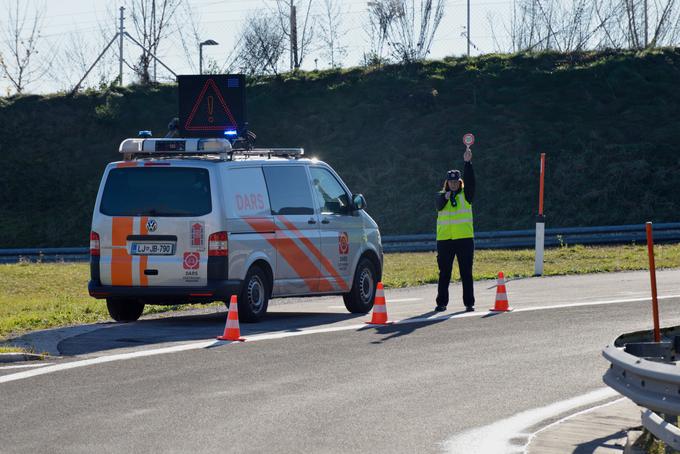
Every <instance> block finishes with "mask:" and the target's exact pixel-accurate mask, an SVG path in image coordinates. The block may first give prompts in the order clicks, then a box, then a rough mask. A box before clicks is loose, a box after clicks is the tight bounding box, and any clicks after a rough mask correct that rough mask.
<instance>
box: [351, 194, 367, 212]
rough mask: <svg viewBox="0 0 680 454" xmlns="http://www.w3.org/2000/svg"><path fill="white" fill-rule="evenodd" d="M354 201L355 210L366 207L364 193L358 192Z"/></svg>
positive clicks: (353, 198)
mask: <svg viewBox="0 0 680 454" xmlns="http://www.w3.org/2000/svg"><path fill="white" fill-rule="evenodd" d="M352 203H353V204H354V209H355V210H364V209H366V199H365V198H364V196H363V195H362V194H356V195H354V196H353V197H352Z"/></svg>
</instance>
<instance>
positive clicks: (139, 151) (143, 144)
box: [118, 137, 305, 161]
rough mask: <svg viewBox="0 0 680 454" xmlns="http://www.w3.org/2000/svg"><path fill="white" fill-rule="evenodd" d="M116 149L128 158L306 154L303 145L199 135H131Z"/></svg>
mask: <svg viewBox="0 0 680 454" xmlns="http://www.w3.org/2000/svg"><path fill="white" fill-rule="evenodd" d="M118 152H119V153H123V159H124V160H126V161H131V160H134V159H138V158H160V157H190V156H202V155H203V156H204V155H211V156H217V157H218V158H219V159H222V160H225V161H231V160H233V159H234V155H237V156H245V157H248V156H262V157H265V156H266V157H268V158H271V157H272V156H275V157H282V158H295V159H298V158H300V157H302V156H304V154H305V150H304V149H303V148H250V147H244V148H240V147H232V144H231V142H230V141H229V140H228V139H213V138H207V139H198V138H186V139H179V138H162V139H161V138H157V139H150V138H141V137H140V138H133V139H125V140H123V141H122V142H121V143H120V147H118Z"/></svg>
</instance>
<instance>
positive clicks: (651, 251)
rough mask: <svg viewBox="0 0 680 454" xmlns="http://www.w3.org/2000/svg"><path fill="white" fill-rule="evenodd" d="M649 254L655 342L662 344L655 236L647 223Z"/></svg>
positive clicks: (650, 225)
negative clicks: (655, 260)
mask: <svg viewBox="0 0 680 454" xmlns="http://www.w3.org/2000/svg"><path fill="white" fill-rule="evenodd" d="M645 227H646V229H647V254H648V255H649V278H650V281H651V285H652V317H653V318H654V342H661V333H660V332H659V301H658V300H657V297H656V265H655V264H654V235H653V234H652V223H651V222H647V224H646V226H645Z"/></svg>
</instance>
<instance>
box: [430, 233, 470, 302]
mask: <svg viewBox="0 0 680 454" xmlns="http://www.w3.org/2000/svg"><path fill="white" fill-rule="evenodd" d="M474 255H475V240H474V239H473V238H463V239H460V240H443V241H437V265H439V289H438V292H437V305H438V306H446V305H447V304H448V303H449V283H450V282H451V271H452V270H453V259H454V258H455V257H458V270H459V271H460V280H461V281H462V282H463V304H465V305H466V306H474V305H475V290H474V288H473V284H472V261H473V258H474Z"/></svg>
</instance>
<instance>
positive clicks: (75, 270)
mask: <svg viewBox="0 0 680 454" xmlns="http://www.w3.org/2000/svg"><path fill="white" fill-rule="evenodd" d="M655 254H656V264H657V267H658V268H675V267H680V244H675V245H658V246H656V248H655ZM455 268H456V267H454V278H457V277H458V272H457V270H455ZM646 268H647V255H646V246H634V245H630V246H617V247H584V246H568V247H561V248H556V249H547V250H546V254H545V274H546V275H559V274H581V273H596V272H610V271H624V270H642V269H646ZM533 269H534V254H533V251H531V250H480V251H477V252H476V254H475V267H474V277H475V279H492V278H495V277H496V274H497V273H498V272H499V271H503V272H504V273H505V275H506V276H507V277H509V278H513V277H525V276H531V275H532V274H533ZM88 277H89V266H88V265H87V264H83V263H75V264H74V263H58V264H45V263H35V264H28V263H20V264H14V265H0V341H1V340H3V339H5V340H6V339H10V338H12V337H15V336H17V335H20V334H22V333H24V332H27V331H32V330H39V329H46V328H52V327H57V326H68V325H76V324H82V323H92V322H97V321H102V320H109V315H108V313H107V311H106V304H105V303H104V302H103V301H102V300H95V299H93V298H90V297H89V295H88V294H87V280H88ZM383 282H384V284H385V286H386V287H388V288H390V287H392V288H394V287H406V286H413V285H421V284H427V283H435V282H437V264H436V254H434V253H409V254H387V255H385V269H384V277H383ZM186 307H188V306H147V307H146V308H145V314H149V313H155V312H164V311H172V310H181V309H185V308H186ZM9 347H10V346H9V345H7V344H5V346H4V347H3V346H2V345H0V349H2V348H9ZM0 351H2V350H0Z"/></svg>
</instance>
